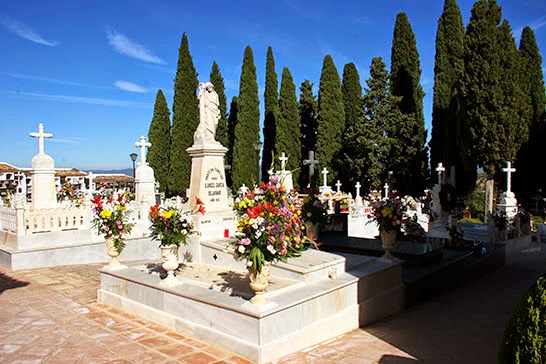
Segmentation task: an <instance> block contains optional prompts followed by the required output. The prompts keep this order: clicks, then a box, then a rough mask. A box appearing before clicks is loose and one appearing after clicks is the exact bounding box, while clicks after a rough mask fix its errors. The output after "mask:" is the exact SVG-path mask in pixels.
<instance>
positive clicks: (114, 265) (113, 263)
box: [104, 236, 127, 270]
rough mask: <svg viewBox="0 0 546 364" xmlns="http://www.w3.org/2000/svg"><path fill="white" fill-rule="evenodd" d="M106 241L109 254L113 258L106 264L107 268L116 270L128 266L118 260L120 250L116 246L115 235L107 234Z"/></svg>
mask: <svg viewBox="0 0 546 364" xmlns="http://www.w3.org/2000/svg"><path fill="white" fill-rule="evenodd" d="M104 241H105V242H106V250H107V252H108V255H109V256H110V258H111V260H110V263H108V264H107V265H105V266H104V268H105V269H109V270H116V269H122V268H126V267H127V266H125V265H123V264H121V263H120V262H119V260H118V257H119V252H118V250H117V249H116V247H115V246H114V237H113V236H107V237H106V238H105V239H104Z"/></svg>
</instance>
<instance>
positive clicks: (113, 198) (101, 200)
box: [91, 194, 133, 253]
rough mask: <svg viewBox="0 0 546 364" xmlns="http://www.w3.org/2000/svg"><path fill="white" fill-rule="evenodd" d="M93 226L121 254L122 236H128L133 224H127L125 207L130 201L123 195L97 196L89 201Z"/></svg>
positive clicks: (127, 213)
mask: <svg viewBox="0 0 546 364" xmlns="http://www.w3.org/2000/svg"><path fill="white" fill-rule="evenodd" d="M91 203H92V204H93V205H92V210H93V226H94V227H95V228H97V230H98V233H99V234H103V235H104V237H105V238H106V239H109V238H113V240H114V248H115V249H116V250H117V251H118V253H121V252H122V251H123V248H125V243H124V241H123V236H124V235H129V234H130V233H131V229H132V228H133V224H131V223H128V222H127V219H128V215H129V212H128V211H127V205H128V204H129V203H130V200H128V199H127V196H126V195H125V194H119V195H112V194H111V195H100V194H99V195H97V196H95V197H94V198H93V199H92V200H91Z"/></svg>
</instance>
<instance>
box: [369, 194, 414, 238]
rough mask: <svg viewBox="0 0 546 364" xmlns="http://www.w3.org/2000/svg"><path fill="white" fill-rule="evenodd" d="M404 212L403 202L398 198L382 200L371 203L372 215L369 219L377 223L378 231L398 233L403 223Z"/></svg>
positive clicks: (405, 208)
mask: <svg viewBox="0 0 546 364" xmlns="http://www.w3.org/2000/svg"><path fill="white" fill-rule="evenodd" d="M406 210H407V207H406V205H405V204H404V201H403V200H401V199H400V198H399V197H396V198H382V199H380V200H376V201H374V202H373V209H372V215H370V216H369V218H370V219H372V220H374V221H376V222H377V225H378V226H379V231H400V229H401V228H402V225H403V224H404V222H405V217H404V212H405V211H406Z"/></svg>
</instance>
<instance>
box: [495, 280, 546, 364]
mask: <svg viewBox="0 0 546 364" xmlns="http://www.w3.org/2000/svg"><path fill="white" fill-rule="evenodd" d="M499 363H501V364H541V363H546V274H543V275H542V276H541V277H540V278H539V279H538V280H537V282H536V283H535V284H533V285H532V286H531V288H529V290H528V291H527V292H526V293H525V295H524V296H523V299H522V300H521V302H520V303H519V304H518V306H517V307H516V310H515V311H514V313H513V314H512V318H510V321H508V325H507V326H506V331H505V333H504V338H503V340H502V344H501V348H500V351H499Z"/></svg>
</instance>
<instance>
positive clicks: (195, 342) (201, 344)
mask: <svg viewBox="0 0 546 364" xmlns="http://www.w3.org/2000/svg"><path fill="white" fill-rule="evenodd" d="M184 344H186V345H188V346H193V347H194V348H197V349H200V348H204V347H206V346H208V345H207V344H205V343H204V342H202V341H199V340H194V339H186V340H184Z"/></svg>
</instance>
